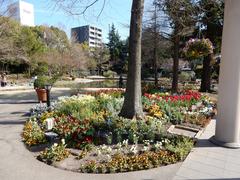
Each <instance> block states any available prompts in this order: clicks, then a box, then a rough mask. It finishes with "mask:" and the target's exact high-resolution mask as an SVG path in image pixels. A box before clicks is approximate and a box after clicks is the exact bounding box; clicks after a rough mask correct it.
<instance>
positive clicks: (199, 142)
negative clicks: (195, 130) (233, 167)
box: [195, 139, 219, 148]
mask: <svg viewBox="0 0 240 180" xmlns="http://www.w3.org/2000/svg"><path fill="white" fill-rule="evenodd" d="M195 147H200V148H202V147H219V146H217V145H215V144H213V143H212V142H211V141H210V139H198V140H197V143H196V145H195Z"/></svg>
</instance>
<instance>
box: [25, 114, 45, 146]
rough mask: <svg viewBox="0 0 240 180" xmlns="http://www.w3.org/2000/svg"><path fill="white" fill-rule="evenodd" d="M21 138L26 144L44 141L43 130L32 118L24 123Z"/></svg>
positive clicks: (30, 144)
mask: <svg viewBox="0 0 240 180" xmlns="http://www.w3.org/2000/svg"><path fill="white" fill-rule="evenodd" d="M22 138H23V141H24V142H25V143H26V144H27V145H28V146H33V145H37V144H41V143H45V142H46V138H45V135H44V132H43V130H42V129H41V128H40V126H39V125H38V124H37V122H36V121H35V120H33V119H32V120H29V121H27V122H26V123H25V125H24V128H23V133H22Z"/></svg>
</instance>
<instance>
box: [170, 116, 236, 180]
mask: <svg viewBox="0 0 240 180" xmlns="http://www.w3.org/2000/svg"><path fill="white" fill-rule="evenodd" d="M215 124H216V121H215V120H212V122H211V124H210V125H209V126H208V127H207V129H206V130H205V132H204V133H203V135H202V136H201V138H200V139H199V141H198V143H197V147H196V148H194V149H193V152H192V153H190V154H189V156H188V157H187V159H186V160H185V161H184V162H183V164H182V166H181V168H180V169H179V171H178V172H177V175H176V176H175V177H174V180H183V179H199V180H208V179H214V180H240V149H228V148H223V147H219V146H215V145H214V144H212V143H211V142H209V141H208V139H209V138H210V137H212V136H213V135H214V132H215Z"/></svg>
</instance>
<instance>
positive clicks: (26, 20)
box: [9, 0, 34, 26]
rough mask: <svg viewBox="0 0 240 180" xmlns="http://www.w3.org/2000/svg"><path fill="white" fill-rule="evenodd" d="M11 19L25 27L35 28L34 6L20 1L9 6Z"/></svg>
mask: <svg viewBox="0 0 240 180" xmlns="http://www.w3.org/2000/svg"><path fill="white" fill-rule="evenodd" d="M9 10H10V13H11V14H10V17H11V18H13V19H15V20H17V21H18V22H20V24H21V25H24V26H34V6H33V4H30V3H27V2H25V1H22V0H19V1H17V2H16V3H13V4H11V5H9Z"/></svg>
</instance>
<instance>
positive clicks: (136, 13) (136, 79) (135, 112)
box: [53, 0, 144, 118]
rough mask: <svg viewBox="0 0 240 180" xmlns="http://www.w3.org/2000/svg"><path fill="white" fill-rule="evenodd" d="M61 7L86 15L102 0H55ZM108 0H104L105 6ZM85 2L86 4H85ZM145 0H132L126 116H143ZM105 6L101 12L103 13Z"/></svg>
mask: <svg viewBox="0 0 240 180" xmlns="http://www.w3.org/2000/svg"><path fill="white" fill-rule="evenodd" d="M53 1H54V2H56V3H57V4H58V6H59V7H60V8H62V9H63V10H65V11H66V12H68V13H69V14H71V15H84V13H85V12H86V11H87V10H88V9H89V8H90V7H91V6H93V5H94V4H96V3H97V2H100V1H101V0H92V1H87V0H69V1H67V0H53ZM105 2H106V0H102V5H103V6H102V7H104V5H105ZM84 4H85V6H83V5H84ZM143 9H144V0H132V10H131V23H130V41H129V46H130V47H129V55H130V60H129V63H128V80H127V88H126V94H125V100H124V104H123V107H122V110H121V112H120V116H123V117H126V118H133V117H141V116H142V115H143V109H142V99H141V98H142V92H141V38H142V17H143ZM102 10H103V8H102V9H101V11H100V12H99V14H101V12H102Z"/></svg>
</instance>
